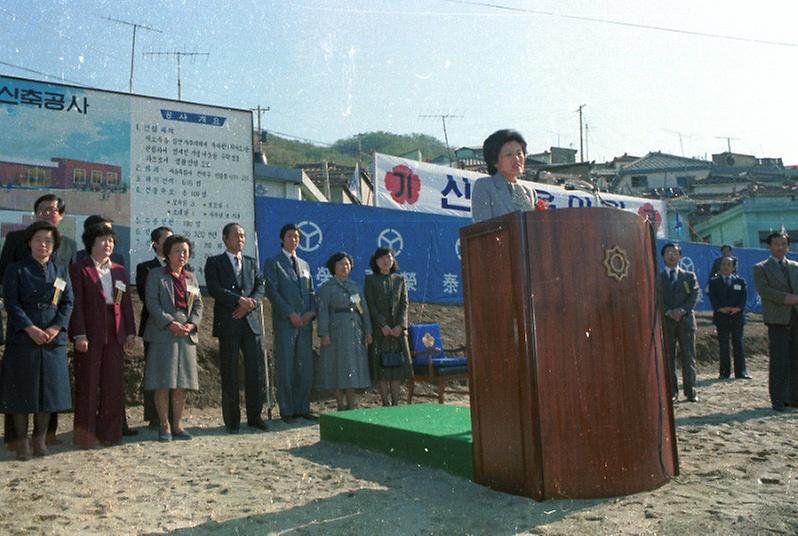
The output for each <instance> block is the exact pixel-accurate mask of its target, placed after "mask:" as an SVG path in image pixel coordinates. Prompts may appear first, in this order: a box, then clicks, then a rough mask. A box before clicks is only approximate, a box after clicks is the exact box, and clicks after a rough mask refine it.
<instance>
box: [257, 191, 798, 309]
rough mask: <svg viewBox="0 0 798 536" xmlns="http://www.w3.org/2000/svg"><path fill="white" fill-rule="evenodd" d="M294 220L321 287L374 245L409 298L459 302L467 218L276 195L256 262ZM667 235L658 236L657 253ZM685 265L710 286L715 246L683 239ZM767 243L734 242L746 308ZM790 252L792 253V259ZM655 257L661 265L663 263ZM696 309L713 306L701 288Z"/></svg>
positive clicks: (753, 302)
mask: <svg viewBox="0 0 798 536" xmlns="http://www.w3.org/2000/svg"><path fill="white" fill-rule="evenodd" d="M286 223H296V224H297V225H299V227H300V229H301V231H302V239H301V242H300V245H299V255H300V257H302V258H303V259H305V260H306V261H308V263H310V266H311V271H312V272H313V279H314V282H315V284H316V286H317V287H318V285H320V284H321V283H323V282H324V281H326V280H327V279H329V278H330V277H331V274H330V273H329V271H328V270H327V268H326V267H325V266H324V264H325V263H326V262H327V259H328V258H329V257H330V256H331V255H332V254H333V253H335V252H337V251H346V252H347V253H349V254H350V255H351V256H352V258H353V259H354V261H355V266H354V269H353V270H352V274H351V277H352V279H353V280H354V281H357V282H358V283H359V284H360V285H362V284H363V279H364V278H365V276H366V274H367V273H371V271H370V270H369V266H368V263H369V259H370V258H371V255H372V254H373V253H374V250H375V249H377V247H390V248H392V249H393V250H394V251H396V253H397V256H396V260H397V263H398V264H399V271H400V272H401V273H402V275H404V277H405V279H406V280H407V283H408V292H409V297H410V300H411V301H415V302H427V303H450V304H460V303H463V289H462V282H461V280H460V276H461V273H460V238H459V232H460V227H462V226H463V225H467V224H469V223H470V220H468V219H464V218H458V217H455V216H442V215H436V214H428V213H423V212H408V211H401V210H392V209H385V208H374V207H368V206H360V205H340V204H335V203H311V202H307V201H292V200H288V199H280V198H275V197H256V200H255V224H256V228H257V231H258V238H259V241H260V243H259V251H258V254H259V255H260V260H261V263H263V261H265V260H266V259H267V258H268V257H271V256H274V255H276V254H277V253H279V252H280V228H281V227H282V226H283V225H285V224H286ZM667 242H668V241H667V240H657V252H658V253H659V250H660V249H661V248H662V246H663V245H665V244H666V243H667ZM680 245H681V247H682V257H683V258H682V263H681V266H682V268H684V269H686V270H691V271H693V272H695V273H696V275H697V276H698V280H699V283H700V285H701V289H702V290H703V289H706V288H707V283H708V281H709V271H710V269H711V268H712V263H713V261H714V260H715V258H717V257H719V256H720V248H719V247H717V246H710V245H707V244H696V243H692V242H681V243H680ZM769 255H770V253H769V252H768V251H767V250H765V249H743V248H736V249H735V250H734V256H735V257H737V273H738V275H740V276H741V277H743V279H745V280H746V282H747V283H748V311H753V312H760V311H761V309H762V307H761V302H760V301H759V295H758V294H757V293H756V290H755V289H754V285H753V278H752V274H751V271H752V267H753V265H754V264H756V263H757V262H760V261H762V260H764V259H766V258H767V257H768V256H769ZM795 257H796V256H795V255H794V254H790V258H795ZM661 260H662V259H661V257H659V255H658V263H659V264H658V265H659V266H660V267H661V268H663V265H662V262H661ZM696 309H697V310H699V311H708V310H711V309H712V307H711V305H710V303H709V297H708V296H707V295H706V294H704V293H703V292H702V295H701V296H700V300H699V303H698V306H697V307H696Z"/></svg>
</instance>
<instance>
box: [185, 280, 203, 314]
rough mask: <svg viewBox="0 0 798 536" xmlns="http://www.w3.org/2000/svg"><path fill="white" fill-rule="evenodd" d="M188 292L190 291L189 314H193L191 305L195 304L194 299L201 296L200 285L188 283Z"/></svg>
mask: <svg viewBox="0 0 798 536" xmlns="http://www.w3.org/2000/svg"><path fill="white" fill-rule="evenodd" d="M186 292H187V293H188V314H191V306H192V305H194V300H195V299H197V296H199V293H200V289H199V287H196V286H193V285H186Z"/></svg>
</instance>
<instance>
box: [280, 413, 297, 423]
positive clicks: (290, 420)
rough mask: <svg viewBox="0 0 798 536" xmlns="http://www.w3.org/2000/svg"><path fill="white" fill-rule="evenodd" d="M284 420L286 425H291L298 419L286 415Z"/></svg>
mask: <svg viewBox="0 0 798 536" xmlns="http://www.w3.org/2000/svg"><path fill="white" fill-rule="evenodd" d="M282 419H283V422H284V423H285V424H291V423H292V422H294V421H296V417H294V416H293V415H286V416H284V417H282Z"/></svg>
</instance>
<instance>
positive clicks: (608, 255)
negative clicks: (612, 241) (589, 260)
mask: <svg viewBox="0 0 798 536" xmlns="http://www.w3.org/2000/svg"><path fill="white" fill-rule="evenodd" d="M604 267H605V268H606V269H607V276H608V277H611V278H613V279H615V280H616V281H620V280H622V279H623V278H624V277H626V276H627V275H629V258H628V257H627V256H626V251H624V250H622V249H621V248H619V247H618V246H612V247H611V248H610V249H605V250H604Z"/></svg>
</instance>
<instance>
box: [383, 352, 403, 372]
mask: <svg viewBox="0 0 798 536" xmlns="http://www.w3.org/2000/svg"><path fill="white" fill-rule="evenodd" d="M404 361H405V360H404V357H403V356H402V353H401V352H380V365H381V366H382V367H383V368H396V367H401V366H402V364H403V363H404Z"/></svg>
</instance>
